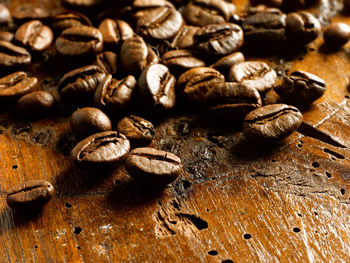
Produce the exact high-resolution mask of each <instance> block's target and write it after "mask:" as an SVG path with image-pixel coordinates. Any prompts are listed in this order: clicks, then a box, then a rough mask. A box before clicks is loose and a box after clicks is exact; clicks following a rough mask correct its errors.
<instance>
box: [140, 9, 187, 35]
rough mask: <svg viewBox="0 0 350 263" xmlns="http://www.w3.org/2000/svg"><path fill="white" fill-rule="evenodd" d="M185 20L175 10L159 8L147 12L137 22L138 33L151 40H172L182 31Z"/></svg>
mask: <svg viewBox="0 0 350 263" xmlns="http://www.w3.org/2000/svg"><path fill="white" fill-rule="evenodd" d="M182 23H183V20H182V16H181V14H180V13H179V12H178V11H176V9H174V8H170V7H158V8H154V9H151V10H149V11H148V12H145V14H144V16H142V17H140V18H139V19H138V20H137V24H136V28H137V32H138V33H139V34H140V35H142V36H144V37H145V38H148V39H150V40H168V39H172V38H173V37H174V36H175V34H176V33H177V32H178V31H179V30H180V28H181V26H182Z"/></svg>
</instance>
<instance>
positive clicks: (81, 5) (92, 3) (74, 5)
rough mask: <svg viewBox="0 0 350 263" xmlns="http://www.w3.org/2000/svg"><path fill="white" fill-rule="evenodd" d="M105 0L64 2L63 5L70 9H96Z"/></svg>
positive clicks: (65, 0)
mask: <svg viewBox="0 0 350 263" xmlns="http://www.w3.org/2000/svg"><path fill="white" fill-rule="evenodd" d="M104 1H105V0H62V3H63V4H64V5H66V6H68V7H70V8H77V9H79V8H94V7H96V6H97V5H99V4H102V3H103V2H104Z"/></svg>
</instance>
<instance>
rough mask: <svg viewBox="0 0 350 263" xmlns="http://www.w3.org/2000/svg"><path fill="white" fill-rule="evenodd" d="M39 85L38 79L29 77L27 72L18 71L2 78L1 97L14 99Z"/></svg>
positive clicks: (0, 80)
mask: <svg viewBox="0 0 350 263" xmlns="http://www.w3.org/2000/svg"><path fill="white" fill-rule="evenodd" d="M37 86H38V79H37V78H34V77H28V75H27V73H25V72H23V71H18V72H15V73H12V74H10V75H8V76H6V77H3V78H1V79H0V99H1V100H2V101H8V100H14V99H17V98H19V97H21V96H23V95H25V94H27V93H30V92H32V91H34V90H35V89H36V87H37Z"/></svg>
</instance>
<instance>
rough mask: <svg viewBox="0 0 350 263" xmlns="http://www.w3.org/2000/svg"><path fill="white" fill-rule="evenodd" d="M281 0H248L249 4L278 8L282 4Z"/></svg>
mask: <svg viewBox="0 0 350 263" xmlns="http://www.w3.org/2000/svg"><path fill="white" fill-rule="evenodd" d="M282 3H283V0H250V4H251V5H253V6H256V5H266V6H272V7H277V8H280V7H281V6H282Z"/></svg>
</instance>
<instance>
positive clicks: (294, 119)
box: [243, 104, 303, 142]
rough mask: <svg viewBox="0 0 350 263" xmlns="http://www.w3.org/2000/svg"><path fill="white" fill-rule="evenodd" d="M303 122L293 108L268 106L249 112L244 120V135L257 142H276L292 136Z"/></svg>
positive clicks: (279, 105) (282, 105)
mask: <svg viewBox="0 0 350 263" xmlns="http://www.w3.org/2000/svg"><path fill="white" fill-rule="evenodd" d="M302 121H303V115H302V114H301V113H300V112H299V110H298V109H297V108H295V107H293V106H288V105H286V104H270V105H267V106H264V107H261V108H258V109H256V110H254V111H252V112H250V113H249V114H248V115H247V116H246V117H245V119H244V124H243V127H244V134H245V136H246V137H247V138H249V139H253V140H258V141H271V142H278V141H280V140H282V139H284V138H285V137H287V136H289V135H290V134H292V133H293V132H294V131H295V130H296V129H298V127H299V126H300V125H301V123H302Z"/></svg>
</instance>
